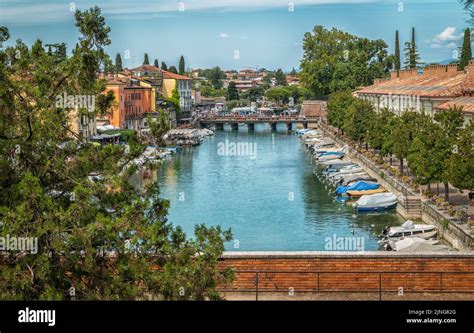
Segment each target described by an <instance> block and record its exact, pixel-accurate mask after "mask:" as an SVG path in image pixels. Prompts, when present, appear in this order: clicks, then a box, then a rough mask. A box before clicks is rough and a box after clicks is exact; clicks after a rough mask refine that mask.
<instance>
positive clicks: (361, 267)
mask: <svg viewBox="0 0 474 333" xmlns="http://www.w3.org/2000/svg"><path fill="white" fill-rule="evenodd" d="M219 265H220V268H226V267H233V268H234V269H235V270H236V276H235V280H234V282H233V283H232V285H228V286H223V287H222V289H223V290H226V291H252V290H255V286H256V283H255V281H256V275H257V273H256V272H257V271H258V288H259V291H269V292H272V291H287V290H289V288H293V289H294V291H295V292H296V291H315V292H316V291H321V292H325V291H374V292H376V291H378V290H379V283H380V282H381V285H382V290H383V291H384V292H388V291H394V292H397V290H398V288H400V287H402V288H403V289H404V291H405V292H412V291H417V292H425V291H426V292H428V291H433V292H439V291H440V290H441V289H442V290H443V291H444V292H446V291H448V292H466V291H471V292H474V254H459V253H457V254H453V255H451V254H444V255H413V254H400V253H394V252H380V253H379V252H371V253H369V252H368V253H340V252H339V253H330V252H306V253H300V252H281V253H278V252H261V253H258V252H254V253H249V252H247V253H246V252H241V253H238V252H227V253H225V254H224V255H223V258H222V260H221V261H220V263H219ZM318 272H319V273H318Z"/></svg>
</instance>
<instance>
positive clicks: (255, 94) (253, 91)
mask: <svg viewBox="0 0 474 333" xmlns="http://www.w3.org/2000/svg"><path fill="white" fill-rule="evenodd" d="M246 96H247V98H248V99H249V100H250V101H251V102H256V101H257V100H259V99H260V98H262V97H263V96H265V88H264V87H262V86H261V85H258V86H255V87H252V88H250V89H248V90H247V92H246Z"/></svg>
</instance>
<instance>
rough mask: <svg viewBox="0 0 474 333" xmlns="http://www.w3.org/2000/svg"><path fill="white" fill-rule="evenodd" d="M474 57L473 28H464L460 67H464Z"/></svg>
mask: <svg viewBox="0 0 474 333" xmlns="http://www.w3.org/2000/svg"><path fill="white" fill-rule="evenodd" d="M471 59H472V49H471V29H469V28H466V30H464V40H463V43H462V48H461V60H460V61H459V68H460V69H464V67H466V66H467V65H469V62H470V61H471Z"/></svg>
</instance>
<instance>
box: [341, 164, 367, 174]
mask: <svg viewBox="0 0 474 333" xmlns="http://www.w3.org/2000/svg"><path fill="white" fill-rule="evenodd" d="M362 171H363V169H362V168H361V167H360V166H358V165H357V164H354V165H347V166H344V167H342V168H340V169H339V171H338V174H346V173H352V174H354V173H358V172H362Z"/></svg>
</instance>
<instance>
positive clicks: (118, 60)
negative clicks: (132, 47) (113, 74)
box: [115, 53, 123, 72]
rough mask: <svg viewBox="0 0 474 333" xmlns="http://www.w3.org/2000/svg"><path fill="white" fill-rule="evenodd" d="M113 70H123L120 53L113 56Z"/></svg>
mask: <svg viewBox="0 0 474 333" xmlns="http://www.w3.org/2000/svg"><path fill="white" fill-rule="evenodd" d="M115 70H116V71H117V72H121V71H123V67H122V57H121V56H120V53H117V55H116V56H115Z"/></svg>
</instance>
